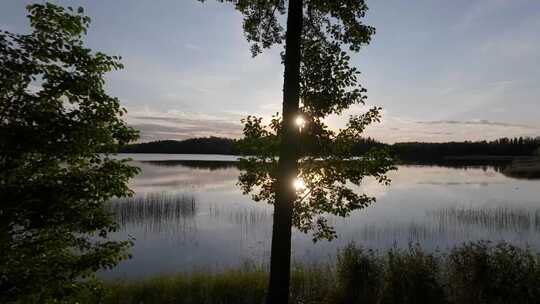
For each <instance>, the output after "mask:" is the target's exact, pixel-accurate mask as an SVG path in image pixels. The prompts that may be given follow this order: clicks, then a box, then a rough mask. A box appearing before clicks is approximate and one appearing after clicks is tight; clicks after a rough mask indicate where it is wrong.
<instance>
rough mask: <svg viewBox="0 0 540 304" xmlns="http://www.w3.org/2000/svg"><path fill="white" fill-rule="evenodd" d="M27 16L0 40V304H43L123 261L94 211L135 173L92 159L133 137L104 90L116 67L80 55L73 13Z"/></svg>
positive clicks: (40, 11) (80, 31) (119, 245)
mask: <svg viewBox="0 0 540 304" xmlns="http://www.w3.org/2000/svg"><path fill="white" fill-rule="evenodd" d="M27 9H28V11H29V16H28V17H29V19H30V25H31V26H32V32H31V33H29V34H15V33H10V32H7V31H0V138H1V140H0V201H1V207H0V252H2V259H0V299H1V300H2V301H9V300H20V301H22V302H25V303H26V302H30V303H34V302H35V303H44V302H47V301H49V300H52V299H54V300H55V301H61V300H62V299H65V298H66V297H67V296H69V295H70V294H71V293H72V292H74V291H76V290H78V289H80V288H83V287H92V285H91V284H90V281H91V280H90V279H91V278H92V275H93V273H94V272H95V271H97V270H98V269H100V268H103V267H112V266H114V265H115V264H116V263H117V262H118V261H119V260H121V259H123V258H125V257H126V256H127V254H126V252H125V249H126V248H127V247H128V246H129V242H114V241H109V240H107V239H106V237H107V235H108V234H109V232H111V231H114V230H115V229H116V228H117V225H116V224H115V223H114V222H113V220H112V217H111V215H110V214H109V212H107V211H106V210H105V208H103V207H104V202H105V201H107V200H109V199H110V198H111V197H122V196H126V195H129V194H130V193H131V192H130V190H129V188H128V187H127V181H128V179H129V178H130V177H132V176H133V175H134V174H135V173H136V172H137V169H136V168H133V167H130V166H129V165H128V164H127V163H126V162H125V161H118V160H113V159H111V158H110V156H109V155H107V154H98V152H99V151H112V150H115V149H117V148H118V147H119V146H122V145H124V144H126V143H128V142H130V141H132V140H134V139H136V138H137V132H136V131H135V130H133V129H131V128H129V127H127V126H126V124H125V123H124V121H123V120H122V115H124V114H125V112H126V110H125V109H123V108H121V107H120V104H119V100H118V99H117V98H114V97H111V96H109V95H107V93H106V92H105V89H104V78H103V76H104V74H105V73H106V72H109V71H112V70H116V69H119V68H122V65H121V64H120V63H119V59H120V58H119V57H114V56H112V57H111V56H108V55H105V54H103V53H100V52H92V51H91V50H90V49H88V48H86V47H85V46H84V43H83V36H84V34H85V33H86V29H87V27H88V25H89V23H90V18H89V17H87V16H85V15H84V14H83V10H82V8H79V9H78V10H77V11H75V10H73V9H72V8H67V9H64V8H62V7H58V6H55V5H53V4H50V3H47V4H43V5H41V4H34V5H29V6H28V7H27Z"/></svg>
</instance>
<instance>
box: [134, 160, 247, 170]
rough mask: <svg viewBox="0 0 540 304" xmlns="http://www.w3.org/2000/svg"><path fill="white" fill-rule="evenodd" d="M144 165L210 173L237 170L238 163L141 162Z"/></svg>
mask: <svg viewBox="0 0 540 304" xmlns="http://www.w3.org/2000/svg"><path fill="white" fill-rule="evenodd" d="M141 162H142V163H145V164H149V165H154V166H163V167H176V166H183V167H188V168H192V169H208V170H210V171H213V170H220V169H228V168H237V167H238V162H232V161H206V160H159V161H141Z"/></svg>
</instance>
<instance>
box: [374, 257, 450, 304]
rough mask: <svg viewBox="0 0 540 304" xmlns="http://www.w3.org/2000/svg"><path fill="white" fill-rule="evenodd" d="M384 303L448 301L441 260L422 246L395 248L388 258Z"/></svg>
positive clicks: (386, 261)
mask: <svg viewBox="0 0 540 304" xmlns="http://www.w3.org/2000/svg"><path fill="white" fill-rule="evenodd" d="M385 264H386V269H385V273H384V290H383V293H382V299H381V302H382V303H388V304H390V303H396V304H397V303H403V304H406V303H416V304H419V303H430V304H431V303H446V302H445V294H444V289H443V287H442V285H441V284H440V279H439V278H440V266H439V265H440V260H439V259H438V258H436V257H435V256H434V255H433V254H428V253H424V252H423V251H422V249H421V248H420V247H419V246H410V247H409V249H408V250H400V249H392V250H390V251H388V253H387V259H386V260H385Z"/></svg>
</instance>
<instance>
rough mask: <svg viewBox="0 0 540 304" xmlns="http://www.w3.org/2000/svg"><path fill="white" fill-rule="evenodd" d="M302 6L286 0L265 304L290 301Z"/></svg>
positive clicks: (298, 2)
mask: <svg viewBox="0 0 540 304" xmlns="http://www.w3.org/2000/svg"><path fill="white" fill-rule="evenodd" d="M302 7H303V5H302V0H289V8H288V16H287V34H286V35H287V36H286V40H285V73H284V83H283V133H282V141H281V147H280V154H279V164H278V172H277V185H276V193H275V194H276V196H275V202H274V224H273V228H272V252H271V257H270V283H269V287H268V297H267V303H268V304H286V303H288V300H289V281H290V271H291V228H292V213H293V204H294V202H295V200H296V190H295V189H294V187H293V181H294V179H295V178H296V175H297V170H298V167H297V161H298V135H299V129H298V127H297V126H296V125H295V123H294V120H295V117H296V116H297V115H298V104H299V94H300V57H301V54H300V44H301V37H302V21H303V10H302Z"/></svg>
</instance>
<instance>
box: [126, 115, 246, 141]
mask: <svg viewBox="0 0 540 304" xmlns="http://www.w3.org/2000/svg"><path fill="white" fill-rule="evenodd" d="M240 118H241V117H240V116H239V115H236V114H231V113H217V114H213V115H211V114H202V113H191V112H181V111H177V110H169V111H165V112H157V111H151V110H149V109H148V108H145V109H143V110H138V111H130V112H129V114H128V117H127V122H128V124H129V125H130V126H131V127H133V128H135V129H137V130H139V131H140V132H141V133H140V139H139V141H140V142H147V141H154V140H166V139H173V140H182V139H186V138H192V137H208V136H220V137H229V138H237V137H240V136H241V134H242V125H241V124H240Z"/></svg>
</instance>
